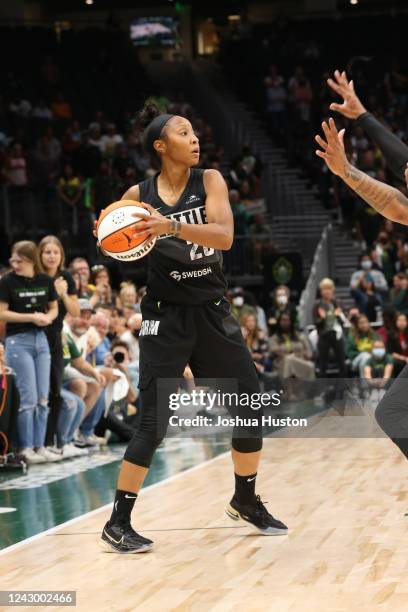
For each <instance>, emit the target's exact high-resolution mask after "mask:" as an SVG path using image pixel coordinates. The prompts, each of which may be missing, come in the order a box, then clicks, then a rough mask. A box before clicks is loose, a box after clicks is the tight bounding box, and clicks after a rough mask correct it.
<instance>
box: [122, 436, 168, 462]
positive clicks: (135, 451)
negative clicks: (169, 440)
mask: <svg viewBox="0 0 408 612" xmlns="http://www.w3.org/2000/svg"><path fill="white" fill-rule="evenodd" d="M162 441H163V438H158V437H157V436H155V435H153V434H150V435H149V434H147V433H145V432H136V433H135V434H134V436H133V438H132V439H131V441H130V442H129V444H128V447H127V449H126V452H125V456H124V459H125V460H126V461H129V463H133V464H135V465H141V466H142V467H145V468H148V467H150V464H151V462H152V459H153V455H154V452H155V450H156V448H157V447H158V446H159V444H161V442H162Z"/></svg>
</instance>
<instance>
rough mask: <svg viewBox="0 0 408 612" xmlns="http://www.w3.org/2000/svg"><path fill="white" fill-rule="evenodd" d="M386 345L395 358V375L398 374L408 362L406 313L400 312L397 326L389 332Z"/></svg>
mask: <svg viewBox="0 0 408 612" xmlns="http://www.w3.org/2000/svg"><path fill="white" fill-rule="evenodd" d="M386 347H387V352H388V353H390V354H391V355H392V358H393V359H394V375H395V376H398V375H399V374H400V373H401V372H402V370H403V369H404V367H405V366H406V365H407V363H408V323H407V316H406V315H405V314H402V313H400V314H397V316H396V317H395V327H394V329H393V330H392V331H391V332H390V334H389V337H388V340H387V343H386Z"/></svg>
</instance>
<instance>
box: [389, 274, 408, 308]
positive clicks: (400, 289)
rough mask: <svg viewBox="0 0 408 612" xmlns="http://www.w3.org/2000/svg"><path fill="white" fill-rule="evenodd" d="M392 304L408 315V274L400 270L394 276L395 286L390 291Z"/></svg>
mask: <svg viewBox="0 0 408 612" xmlns="http://www.w3.org/2000/svg"><path fill="white" fill-rule="evenodd" d="M390 297H391V304H392V306H393V307H394V308H395V310H398V311H399V312H402V313H403V314H405V315H408V275H407V274H406V273H405V272H398V274H396V275H395V276H394V286H393V288H392V289H391V291H390Z"/></svg>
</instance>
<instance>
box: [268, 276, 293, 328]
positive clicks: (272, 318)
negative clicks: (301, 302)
mask: <svg viewBox="0 0 408 612" xmlns="http://www.w3.org/2000/svg"><path fill="white" fill-rule="evenodd" d="M289 299H290V289H289V287H287V286H286V285H279V286H278V287H276V289H275V291H274V292H273V305H272V306H271V308H270V309H269V311H268V315H267V323H268V327H269V333H270V334H271V335H272V334H274V333H275V332H276V325H277V322H278V319H279V316H280V315H281V314H282V313H283V312H288V313H289V314H290V318H291V319H292V320H293V321H295V322H296V307H295V306H294V305H293V304H292V303H291V302H290V301H289Z"/></svg>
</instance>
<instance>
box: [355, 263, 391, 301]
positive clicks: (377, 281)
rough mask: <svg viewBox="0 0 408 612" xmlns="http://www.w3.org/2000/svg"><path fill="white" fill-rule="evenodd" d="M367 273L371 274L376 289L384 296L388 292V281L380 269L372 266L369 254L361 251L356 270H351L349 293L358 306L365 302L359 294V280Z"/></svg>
mask: <svg viewBox="0 0 408 612" xmlns="http://www.w3.org/2000/svg"><path fill="white" fill-rule="evenodd" d="M368 273H370V274H371V277H372V279H373V283H374V287H375V290H376V291H378V292H379V293H382V295H384V297H385V296H386V294H387V292H388V283H387V281H386V280H385V276H384V274H383V273H382V272H381V270H378V269H376V268H373V260H372V256H371V254H370V253H363V254H362V255H361V256H360V259H359V263H358V270H357V271H356V272H353V274H352V276H351V279H350V289H351V295H352V297H353V298H354V299H355V300H356V303H357V305H358V306H359V308H360V304H365V302H366V299H365V298H364V296H361V295H360V294H359V285H360V280H361V278H362V277H363V276H364V275H367V274H368ZM359 302H360V303H359ZM360 310H361V308H360Z"/></svg>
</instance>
